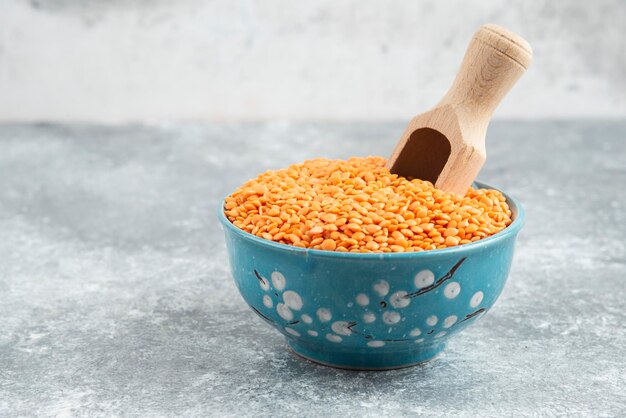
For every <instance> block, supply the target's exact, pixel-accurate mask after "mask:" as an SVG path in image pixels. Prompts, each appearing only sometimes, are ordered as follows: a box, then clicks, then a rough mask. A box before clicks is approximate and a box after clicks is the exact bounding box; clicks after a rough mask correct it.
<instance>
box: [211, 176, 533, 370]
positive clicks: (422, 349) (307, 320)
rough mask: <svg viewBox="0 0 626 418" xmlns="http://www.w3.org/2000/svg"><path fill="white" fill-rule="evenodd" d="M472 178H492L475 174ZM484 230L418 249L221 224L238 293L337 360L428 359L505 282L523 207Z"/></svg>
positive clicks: (377, 365) (383, 363) (342, 363)
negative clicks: (312, 240)
mask: <svg viewBox="0 0 626 418" xmlns="http://www.w3.org/2000/svg"><path fill="white" fill-rule="evenodd" d="M478 186H479V187H483V188H484V187H489V188H490V186H487V185H484V184H481V183H478ZM506 198H507V202H508V204H509V206H510V208H511V210H512V212H513V216H514V221H513V223H512V224H511V225H509V227H508V228H506V229H505V230H503V231H501V232H499V233H498V234H496V235H493V236H491V237H489V238H486V239H483V240H480V241H477V242H474V243H471V244H465V245H461V246H458V247H454V248H448V249H443V250H432V251H423V252H419V253H385V254H367V253H366V254H364V253H339V252H329V251H320V250H307V249H303V248H298V247H293V246H288V245H284V244H279V243H276V242H273V241H268V240H265V239H262V238H258V237H256V236H254V235H251V234H249V233H247V232H244V231H242V230H240V229H238V228H237V227H235V226H234V225H232V224H231V223H230V222H229V221H228V219H227V218H226V217H225V215H224V213H223V212H224V211H223V202H221V206H220V208H219V210H218V213H219V218H220V221H221V222H222V224H223V225H224V232H225V235H226V245H227V248H228V253H229V258H230V266H231V270H232V273H233V276H234V278H235V283H236V284H237V287H238V288H239V291H240V292H241V294H242V296H243V298H244V299H245V300H246V302H247V303H248V304H249V305H250V307H251V308H252V309H253V310H254V312H256V313H257V315H258V316H259V317H261V318H262V319H263V320H265V321H266V322H267V323H269V324H271V325H272V326H274V327H275V328H276V329H277V330H279V331H280V332H281V333H283V334H284V335H285V336H286V337H287V340H288V342H289V345H290V346H291V347H292V348H293V349H294V350H295V352H296V353H298V354H300V355H301V356H303V357H306V358H308V359H310V360H313V361H316V362H319V363H322V364H326V365H330V366H335V367H343V368H352V369H390V368H397V367H403V366H409V365H412V364H417V363H420V362H423V361H427V360H430V359H432V358H433V357H435V356H436V355H437V354H439V353H440V352H441V351H442V350H443V349H444V347H445V344H446V341H447V340H448V339H449V338H450V337H451V336H453V335H455V334H456V333H458V332H460V331H461V330H462V329H464V328H465V327H467V326H469V325H470V324H471V323H472V322H474V321H475V320H477V319H478V318H480V317H481V316H482V315H484V313H485V312H487V311H488V310H489V309H490V308H491V306H492V305H493V304H494V302H495V301H496V299H497V298H498V296H499V295H500V293H501V292H502V289H503V287H504V284H505V282H506V279H507V276H508V273H509V269H510V267H511V261H512V258H513V249H514V245H515V240H516V237H517V234H518V232H519V231H520V229H521V227H522V224H523V220H524V212H523V209H522V207H521V206H520V205H519V204H518V203H517V202H515V200H514V199H512V198H511V197H510V196H506Z"/></svg>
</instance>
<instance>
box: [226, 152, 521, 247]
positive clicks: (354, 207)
mask: <svg viewBox="0 0 626 418" xmlns="http://www.w3.org/2000/svg"><path fill="white" fill-rule="evenodd" d="M385 162H386V161H385V159H384V158H382V157H367V158H356V157H354V158H350V159H349V160H347V161H346V160H329V159H325V158H316V159H313V160H308V161H305V162H304V163H302V164H294V165H292V166H290V167H288V168H286V169H283V170H276V171H267V172H266V173H263V174H261V175H260V176H258V177H257V178H255V179H254V180H250V181H248V182H247V183H245V184H244V185H243V186H241V187H240V188H239V189H237V190H236V191H235V192H234V193H233V194H232V195H230V196H229V197H227V198H226V201H225V207H224V209H225V213H226V216H227V217H228V219H229V220H230V221H231V222H232V223H233V224H234V225H235V226H236V227H238V228H240V229H242V230H244V231H246V232H249V233H251V234H254V235H256V236H259V237H262V238H265V239H268V240H272V241H276V242H280V243H283V244H288V245H294V246H296V247H301V248H313V249H318V250H327V251H342V252H361V253H369V252H372V253H381V252H383V253H384V252H398V253H401V252H413V251H424V250H434V249H437V248H446V247H454V246H457V245H462V244H468V243H470V242H473V241H478V240H480V239H482V238H485V237H488V236H490V235H493V234H495V233H497V232H499V231H501V230H503V229H504V228H506V227H507V226H508V225H509V224H510V223H511V211H510V209H509V206H508V205H507V203H506V199H505V198H504V196H503V195H502V193H500V192H499V191H497V190H487V189H473V188H470V189H469V191H468V192H467V194H466V195H465V196H458V195H455V194H451V193H446V192H443V191H441V190H438V189H436V188H435V187H434V186H433V185H432V183H430V182H428V181H422V180H417V179H414V180H407V179H406V178H404V177H399V176H397V175H395V174H391V173H390V172H389V170H388V169H387V168H385Z"/></svg>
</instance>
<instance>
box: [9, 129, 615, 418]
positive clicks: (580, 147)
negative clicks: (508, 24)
mask: <svg viewBox="0 0 626 418" xmlns="http://www.w3.org/2000/svg"><path fill="white" fill-rule="evenodd" d="M402 129H403V124H402V123H396V124H394V123H389V124H369V125H368V124H359V125H352V124H347V123H345V124H339V123H338V124H314V123H306V124H305V123H302V124H287V123H274V124H272V123H267V124H261V123H259V124H246V125H237V124H230V125H229V124H221V125H220V124H216V125H151V126H139V125H135V126H123V127H115V128H114V127H108V128H105V127H97V126H79V125H71V126H69V125H1V126H0V318H1V320H0V416H2V417H10V416H142V417H144V416H232V415H241V416H289V415H294V416H321V415H325V416H351V415H354V416H380V415H387V416H397V415H415V414H423V415H427V416H493V417H501V416H561V415H569V416H594V417H597V416H624V415H626V353H625V347H626V327H625V324H626V312H625V310H626V309H625V308H626V282H625V281H626V243H625V238H624V237H625V236H626V187H625V186H626V121H553V122H495V123H494V124H493V125H492V127H491V128H490V130H489V133H488V152H489V157H488V158H489V160H488V162H487V165H486V166H485V168H484V169H483V171H482V173H481V174H480V179H482V180H483V181H485V182H488V183H490V184H493V185H496V186H499V187H501V188H502V189H504V190H506V191H507V192H508V193H511V194H512V195H514V196H516V197H518V198H519V199H520V200H521V201H522V202H523V203H524V205H525V207H526V210H527V223H526V226H525V229H524V230H523V231H522V234H521V236H520V239H519V242H518V248H517V252H516V256H515V260H514V265H513V269H512V271H511V275H510V278H509V282H508V284H507V287H506V288H505V290H504V293H503V294H502V296H501V298H500V300H499V301H498V302H497V303H496V305H495V307H494V308H493V310H492V311H491V312H490V313H489V314H488V315H486V316H485V318H484V319H482V320H481V321H479V322H478V323H476V325H475V326H473V327H471V328H470V329H468V330H467V331H466V332H465V333H463V334H461V335H459V336H458V338H456V339H454V340H452V341H451V342H450V344H449V347H448V349H447V351H446V353H445V355H444V356H443V357H442V358H440V359H438V360H436V361H434V362H431V363H428V364H426V365H424V366H419V367H414V368H407V369H402V370H397V371H389V372H349V371H342V370H335V369H331V368H326V367H322V366H318V365H315V364H312V363H308V362H305V361H303V360H300V359H299V358H296V357H295V356H294V355H293V354H292V353H290V352H289V351H288V350H287V347H286V344H285V341H284V340H283V338H282V337H281V336H280V335H279V334H278V333H277V332H275V331H274V330H273V329H271V328H269V327H268V326H267V325H266V324H264V323H263V322H262V321H261V320H260V319H258V318H257V317H256V316H255V315H254V314H253V313H252V312H251V311H250V310H249V309H248V308H247V306H246V305H245V304H244V302H243V300H242V299H241V297H240V296H239V294H238V293H237V290H236V288H235V285H234V283H233V281H232V279H231V277H230V273H229V270H228V266H227V259H226V251H225V246H224V242H223V237H222V233H221V230H220V227H219V226H218V223H217V221H216V210H217V204H218V203H217V202H218V200H219V199H220V197H222V196H224V195H225V194H227V193H228V192H229V191H231V190H232V189H234V188H235V187H236V186H237V185H238V184H239V183H241V182H243V181H244V180H247V179H249V178H251V177H253V176H254V175H256V174H257V173H259V172H261V171H264V170H267V169H273V168H280V167H284V166H286V165H288V164H290V163H292V162H300V161H302V160H304V159H306V158H310V157H315V156H328V157H348V156H351V155H367V154H377V155H386V154H388V153H389V151H390V150H391V148H392V146H393V143H394V141H395V140H396V139H397V138H398V136H399V135H400V133H401V130H402Z"/></svg>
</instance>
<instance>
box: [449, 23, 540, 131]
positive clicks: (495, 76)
mask: <svg viewBox="0 0 626 418" xmlns="http://www.w3.org/2000/svg"><path fill="white" fill-rule="evenodd" d="M531 60H532V50H531V48H530V45H529V44H528V42H526V41H525V40H524V39H523V38H522V37H520V36H519V35H516V34H514V33H513V32H510V31H508V30H507V29H504V28H502V27H500V26H498V25H493V24H488V25H483V26H481V27H480V29H478V31H477V32H476V33H475V34H474V37H473V38H472V40H471V42H470V44H469V46H468V47H467V51H466V52H465V57H464V58H463V62H462V63H461V68H460V69H459V72H458V74H457V76H456V79H455V80H454V83H453V84H452V87H451V88H450V90H449V91H448V93H447V94H446V96H445V97H444V98H443V99H442V101H441V102H440V103H439V105H440V106H441V105H452V106H453V107H454V108H455V110H456V111H457V112H460V113H461V114H465V115H466V116H467V117H470V118H472V119H471V120H472V121H473V123H478V124H480V122H481V121H484V122H485V123H487V124H488V123H489V119H490V118H491V114H492V113H493V111H494V110H495V109H496V107H497V106H498V104H499V103H500V101H501V100H502V98H503V97H504V96H505V95H506V93H507V92H508V91H509V90H510V89H511V87H513V85H514V84H515V82H516V81H517V80H518V79H519V78H520V77H521V76H522V74H524V71H526V69H527V68H528V66H529V65H530V62H531Z"/></svg>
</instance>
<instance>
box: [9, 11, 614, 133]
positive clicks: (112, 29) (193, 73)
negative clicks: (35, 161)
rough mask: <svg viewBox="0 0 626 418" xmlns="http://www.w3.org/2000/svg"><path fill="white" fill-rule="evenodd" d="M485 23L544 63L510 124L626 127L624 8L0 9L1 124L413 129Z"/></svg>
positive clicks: (523, 84) (523, 89)
mask: <svg viewBox="0 0 626 418" xmlns="http://www.w3.org/2000/svg"><path fill="white" fill-rule="evenodd" d="M487 22H493V23H499V24H501V25H503V26H507V27H509V28H510V29H512V30H514V31H516V32H518V33H520V34H522V35H523V36H524V37H525V38H526V39H528V40H529V42H530V43H531V44H532V46H533V48H534V57H535V61H534V63H533V65H532V66H531V68H530V70H529V72H528V73H527V74H526V75H525V76H524V78H523V79H522V80H521V81H520V82H519V83H518V85H517V86H516V87H515V89H514V90H513V91H512V93H511V94H510V95H509V96H508V97H507V98H506V99H505V102H504V103H503V104H502V106H501V107H500V108H499V109H498V111H497V113H496V116H499V117H511V118H550V117H559V118H560V117H624V116H626V93H625V92H626V41H625V40H626V32H625V28H626V2H624V1H622V0H601V1H583V0H575V1H567V2H566V1H562V2H561V1H559V2H556V1H549V0H537V1H517V2H513V1H510V0H509V1H505V0H494V1H460V0H459V1H438V0H426V1H400V0H395V1H391V0H389V1H363V0H361V1H341V0H333V1H326V0H315V1H290V0H264V1H252V0H230V1H228V0H224V1H194V0H178V1H167V0H153V1H149V0H110V1H105V0H91V1H80V0H31V1H26V0H22V1H17V0H16V1H12V0H0V121H91V122H112V123H118V122H127V121H155V120H169V121H178V120H258V119H275V118H279V119H317V120H339V119H370V120H384V119H396V120H406V119H407V118H408V117H409V116H411V115H412V114H415V113H419V112H421V111H424V110H426V109H427V108H428V107H429V106H432V105H433V104H434V103H435V102H436V101H437V100H438V99H439V98H440V97H441V96H442V95H443V94H444V92H445V90H446V89H447V88H448V86H449V84H450V83H451V81H452V79H453V77H454V74H455V72H456V69H457V67H458V64H459V62H460V60H461V58H462V55H463V53H464V50H465V47H466V45H467V42H468V40H469V39H470V37H471V35H472V33H473V31H474V30H475V29H476V28H477V27H478V26H479V25H481V24H482V23H487Z"/></svg>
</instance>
